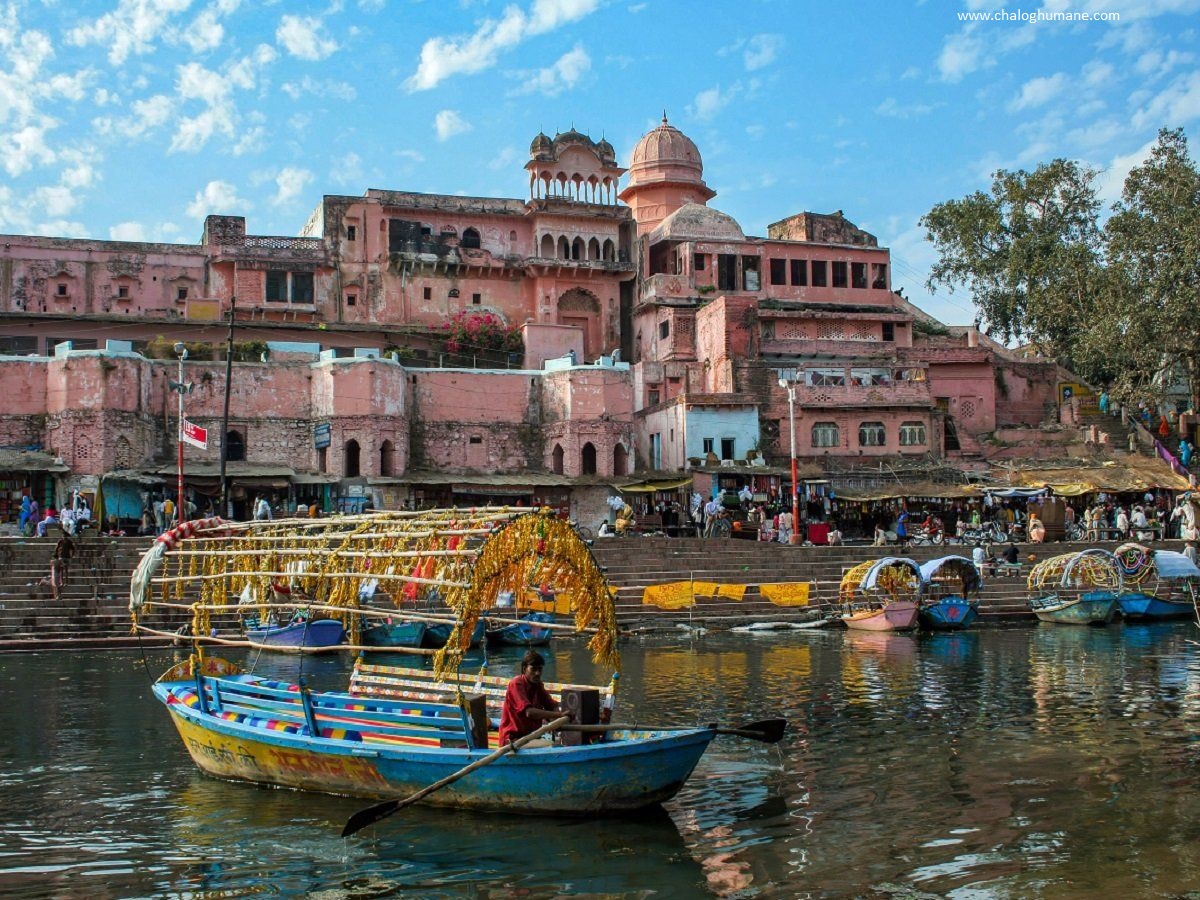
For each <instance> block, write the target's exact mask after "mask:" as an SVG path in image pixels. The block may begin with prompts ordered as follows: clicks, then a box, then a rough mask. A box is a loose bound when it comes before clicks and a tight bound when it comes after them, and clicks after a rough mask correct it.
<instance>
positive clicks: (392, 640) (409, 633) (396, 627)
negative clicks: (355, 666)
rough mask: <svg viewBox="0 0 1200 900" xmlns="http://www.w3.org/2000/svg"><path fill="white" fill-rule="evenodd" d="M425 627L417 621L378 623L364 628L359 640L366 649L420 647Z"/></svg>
mask: <svg viewBox="0 0 1200 900" xmlns="http://www.w3.org/2000/svg"><path fill="white" fill-rule="evenodd" d="M426 627H427V626H426V624H425V623H424V622H417V621H401V622H380V623H378V624H376V625H371V626H370V627H367V628H364V629H363V630H362V634H361V635H360V636H359V640H360V641H361V642H362V643H363V644H365V645H366V646H368V647H380V648H383V649H386V648H397V647H420V646H421V644H422V641H423V640H424V638H425V629H426ZM448 634H449V633H448V632H447V635H448ZM442 643H443V644H444V643H445V641H442Z"/></svg>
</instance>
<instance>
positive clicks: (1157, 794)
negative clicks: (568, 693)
mask: <svg viewBox="0 0 1200 900" xmlns="http://www.w3.org/2000/svg"><path fill="white" fill-rule="evenodd" d="M1198 639H1200V631H1197V629H1196V628H1195V626H1194V625H1191V624H1190V623H1180V624H1177V625H1165V626H1163V625H1158V626H1128V625H1127V626H1112V627H1109V628H1106V629H1105V628H1075V627H1069V626H1050V625H1042V626H1036V627H1028V628H1019V629H1018V628H1014V629H997V630H982V631H978V632H966V633H962V634H944V635H932V636H920V637H915V636H906V635H875V634H859V633H850V632H841V631H831V632H801V633H792V634H772V635H734V634H721V635H705V636H701V637H698V638H696V639H694V640H691V641H687V640H685V639H682V638H680V639H675V638H671V639H667V638H662V637H655V638H646V639H644V640H642V641H638V642H632V643H629V644H627V645H624V646H623V655H624V660H625V671H624V675H623V677H622V681H621V694H620V700H619V710H620V714H619V718H621V719H622V720H629V719H637V720H638V721H640V722H645V723H651V722H653V723H663V724H693V723H697V722H708V721H715V722H722V723H730V724H735V723H739V722H743V721H747V720H752V719H756V718H765V717H767V716H769V715H774V714H782V715H785V716H786V717H788V718H789V720H790V721H791V723H792V727H791V730H790V732H789V734H788V736H787V738H786V739H785V741H784V742H783V743H782V744H780V745H778V746H775V747H769V746H765V745H762V744H757V743H753V742H749V741H743V740H738V739H735V738H725V737H722V738H718V740H717V741H716V742H714V744H713V745H712V747H711V748H710V749H709V752H708V753H707V754H706V755H705V757H704V759H703V760H702V761H701V763H700V766H699V768H698V769H697V770H696V772H695V773H694V774H693V776H692V778H691V780H690V781H689V782H688V784H687V785H686V787H685V788H684V790H683V791H682V792H681V793H680V795H679V796H678V797H677V798H676V799H675V800H674V801H672V802H671V803H670V804H669V806H668V808H667V810H666V812H664V813H662V814H659V815H643V816H641V817H639V818H637V819H633V820H630V819H618V820H589V821H560V820H553V819H525V818H521V817H519V816H502V815H490V816H483V815H476V814H470V815H468V814H458V813H453V812H445V811H440V810H431V809H422V808H419V807H418V808H411V809H407V810H404V811H402V812H401V813H399V814H398V815H396V816H394V817H393V818H391V819H389V820H387V821H386V822H385V823H382V824H380V825H378V826H376V827H374V828H372V829H369V830H368V831H366V832H363V833H362V834H361V835H360V836H358V837H356V838H353V839H351V840H349V841H343V840H342V839H341V838H339V837H338V832H339V831H340V829H341V826H342V824H343V822H344V821H345V819H346V817H347V816H348V815H349V814H350V813H352V812H353V811H355V810H356V809H358V808H359V807H361V806H362V805H364V804H363V803H362V802H361V801H355V800H347V799H344V798H335V797H325V796H320V795H315V794H301V793H297V792H292V791H283V790H272V789H265V788H259V787H255V786H251V785H244V784H230V783H226V782H222V781H217V780H214V779H211V778H208V777H206V776H203V775H201V774H199V772H198V771H197V770H196V769H195V768H194V766H193V765H192V763H191V761H190V759H189V758H188V756H187V754H186V752H185V751H184V749H183V746H182V744H181V743H180V741H179V739H178V737H177V735H176V734H175V731H174V729H173V727H172V726H171V724H170V721H169V719H168V715H167V713H166V711H165V710H164V709H163V708H162V707H161V706H160V705H159V704H158V703H157V701H155V700H154V698H153V696H152V695H151V693H150V688H149V686H150V681H151V680H152V678H153V677H156V676H157V675H158V673H160V672H161V671H163V670H164V669H165V668H166V666H167V665H169V664H170V663H171V662H172V661H173V660H174V659H175V655H174V654H171V653H166V652H162V651H155V652H153V653H147V654H146V659H145V664H144V663H143V658H142V656H141V655H140V654H138V653H136V652H132V653H129V652H122V653H112V652H109V653H90V652H89V653H57V654H48V653H47V654H31V655H7V656H0V895H3V896H5V897H88V898H93V897H149V896H176V897H224V896H228V897H232V896H237V897H241V896H247V895H254V894H263V895H267V896H295V895H304V894H308V895H311V896H316V897H323V898H359V897H381V896H396V895H411V896H429V897H439V896H447V897H449V896H462V895H470V896H474V897H514V896H521V897H551V896H558V895H562V894H564V893H583V894H593V895H595V894H609V895H631V896H639V897H689V896H697V895H701V894H704V893H709V894H715V895H722V896H734V897H754V896H764V897H792V896H813V897H832V896H859V897H921V896H947V897H956V898H983V897H998V898H1009V897H1012V898H1018V897H1020V898H1024V897H1095V896H1099V895H1101V894H1104V895H1108V896H1111V897H1113V898H1118V897H1120V898H1125V897H1181V896H1189V897H1200V892H1198V889H1200V793H1198V791H1197V784H1198V781H1200V744H1198V743H1197V723H1198V721H1200V664H1198V663H1197V659H1196V653H1197V645H1196V643H1195V642H1196V641H1197V640H1198ZM554 657H555V658H554V660H553V662H552V663H551V666H550V668H549V669H548V671H547V678H548V679H553V680H561V681H568V680H574V681H578V680H586V681H595V682H601V681H606V680H607V677H608V673H606V672H598V671H596V670H595V669H594V668H593V667H592V665H591V664H590V662H589V660H588V658H587V654H586V652H585V651H583V649H582V648H581V647H580V646H577V645H568V644H561V645H559V646H558V647H557V648H556V650H555V654H554ZM517 658H518V654H512V655H509V656H505V657H500V658H499V659H493V661H492V663H493V664H492V671H493V672H494V673H501V674H507V673H508V672H511V671H512V670H513V669H514V668H515V667H516V661H517ZM243 661H249V658H248V657H243ZM349 664H350V660H349V658H348V657H347V658H344V659H338V658H321V659H307V660H304V661H303V666H304V668H305V674H306V675H308V676H310V677H311V678H312V680H313V683H314V684H316V685H317V686H323V687H335V686H342V685H344V681H345V673H346V670H347V669H348V666H349ZM299 665H300V661H298V660H295V659H292V658H287V657H270V658H268V657H267V656H263V657H260V658H259V659H258V660H257V670H258V671H261V672H270V673H272V674H275V675H278V676H282V677H287V678H294V677H295V675H296V674H297V667H298V666H299Z"/></svg>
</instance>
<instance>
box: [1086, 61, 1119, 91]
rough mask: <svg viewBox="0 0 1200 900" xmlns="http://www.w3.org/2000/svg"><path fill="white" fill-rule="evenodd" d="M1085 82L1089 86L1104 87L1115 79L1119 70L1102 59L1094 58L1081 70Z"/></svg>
mask: <svg viewBox="0 0 1200 900" xmlns="http://www.w3.org/2000/svg"><path fill="white" fill-rule="evenodd" d="M1081 71H1082V74H1083V83H1084V84H1086V85H1087V86H1088V87H1104V86H1105V85H1107V84H1109V83H1110V82H1112V80H1113V76H1114V75H1116V72H1117V70H1116V69H1114V68H1113V67H1112V66H1111V65H1109V64H1108V63H1106V62H1103V61H1102V60H1098V59H1093V60H1092V61H1091V62H1089V63H1087V64H1085V65H1084V67H1083V69H1082V70H1081Z"/></svg>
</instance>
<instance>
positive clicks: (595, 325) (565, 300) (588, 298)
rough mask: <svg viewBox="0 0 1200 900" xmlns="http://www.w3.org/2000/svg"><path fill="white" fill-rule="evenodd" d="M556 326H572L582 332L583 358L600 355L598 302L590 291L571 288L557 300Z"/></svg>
mask: <svg viewBox="0 0 1200 900" xmlns="http://www.w3.org/2000/svg"><path fill="white" fill-rule="evenodd" d="M558 324H559V325H574V326H575V327H576V328H579V329H581V330H582V331H583V357H584V359H585V360H590V359H595V358H596V357H597V356H599V355H600V352H601V351H602V349H603V348H602V347H600V300H599V298H598V297H597V296H596V295H595V294H593V293H592V292H591V291H585V290H584V289H583V288H571V290H569V291H567V292H566V293H564V294H563V295H562V296H561V297H559V298H558Z"/></svg>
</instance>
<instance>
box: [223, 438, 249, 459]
mask: <svg viewBox="0 0 1200 900" xmlns="http://www.w3.org/2000/svg"><path fill="white" fill-rule="evenodd" d="M245 458H246V439H245V438H244V437H242V433H241V432H240V431H227V432H225V460H226V461H227V462H239V461H241V460H243V459H245Z"/></svg>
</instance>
